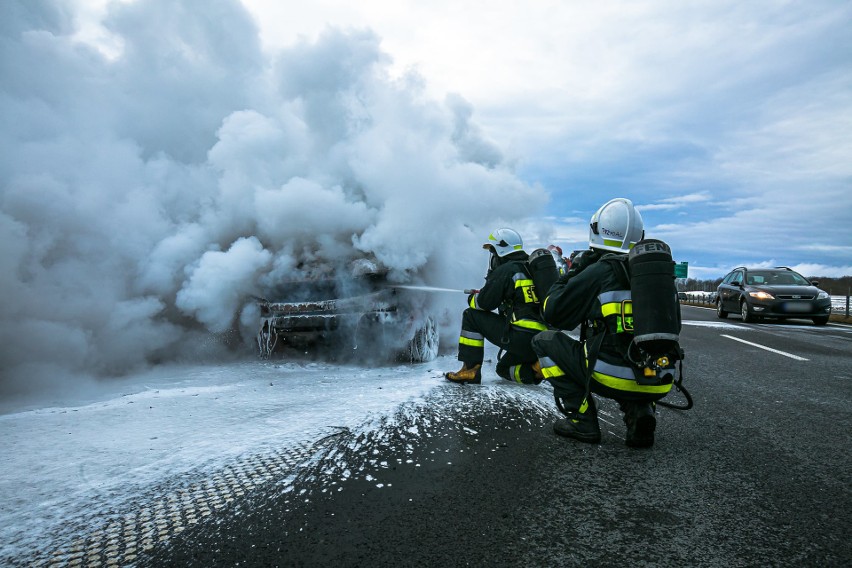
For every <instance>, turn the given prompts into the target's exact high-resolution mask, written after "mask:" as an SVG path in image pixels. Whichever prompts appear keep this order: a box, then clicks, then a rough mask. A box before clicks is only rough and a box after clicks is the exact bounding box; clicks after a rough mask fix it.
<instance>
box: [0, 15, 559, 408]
mask: <svg viewBox="0 0 852 568" xmlns="http://www.w3.org/2000/svg"><path fill="white" fill-rule="evenodd" d="M202 4H203V7H202ZM0 21H2V24H0V33H1V34H2V37H0V40H2V47H0V50H2V58H0V66H2V67H1V68H0V74H2V84H0V97H2V102H0V120H2V125H3V126H2V129H0V148H2V151H0V183H2V188H0V191H2V196H0V243H2V244H0V247H2V256H0V262H2V267H0V268H2V269H1V270H0V286H2V295H3V302H2V308H0V310H2V311H0V321H2V327H0V350H2V356H1V357H0V359H2V360H1V361H0V365H2V368H3V379H2V389H3V390H4V391H7V392H13V391H20V390H24V389H27V388H36V387H38V386H40V385H54V384H56V381H62V382H67V381H72V384H73V381H74V380H75V378H76V379H80V378H84V377H93V376H94V377H106V376H113V375H119V374H122V373H125V372H128V371H129V370H133V369H138V368H140V367H143V366H145V365H148V364H151V363H154V362H161V361H180V360H186V359H190V358H202V357H215V356H217V355H218V354H219V353H220V352H221V349H220V346H219V345H217V342H216V341H212V339H211V337H213V336H212V335H211V334H217V333H219V334H220V333H222V332H226V331H228V330H233V329H240V330H241V331H242V332H243V335H244V337H243V340H245V336H246V335H248V336H250V335H251V334H252V333H253V332H254V329H253V328H252V326H253V325H254V322H253V320H252V317H253V316H254V315H255V314H254V313H253V312H252V311H251V301H250V300H248V299H247V298H250V296H251V295H252V294H259V293H263V291H264V290H267V289H270V288H273V287H274V286H275V284H276V282H280V281H281V280H282V279H292V278H294V277H296V276H299V275H303V276H305V277H310V276H311V275H312V273H315V272H322V271H326V272H327V271H334V270H338V269H339V268H340V267H341V266H343V265H345V264H346V262H347V261H349V260H352V259H355V258H358V257H360V256H364V255H369V256H372V257H375V258H376V259H378V261H379V262H381V263H383V264H384V265H385V266H387V267H388V268H389V269H390V278H391V279H392V280H394V281H396V282H403V283H423V284H432V285H443V286H447V285H450V286H458V287H464V286H466V285H467V286H469V285H470V284H473V285H476V284H477V283H478V282H480V281H481V277H482V268H483V266H484V262H483V260H482V259H481V258H478V257H477V256H476V255H477V249H478V244H479V243H481V242H483V241H482V240H481V239H483V237H484V236H485V235H487V231H488V230H489V229H490V228H492V225H493V224H494V223H498V222H501V221H503V220H507V219H508V220H509V221H511V220H512V219H514V218H516V217H517V216H518V214H519V212H524V213H527V212H530V213H532V212H534V211H535V210H537V209H540V207H541V206H542V205H543V204H544V202H545V200H546V196H545V195H544V192H543V191H542V190H541V189H539V188H536V187H530V186H529V185H527V184H525V183H523V182H522V181H520V180H519V179H518V178H517V177H516V176H515V175H514V174H513V173H512V171H511V169H510V168H509V167H508V166H507V165H506V164H505V163H504V159H503V157H502V155H501V152H500V150H499V149H498V148H497V147H496V146H495V145H494V144H493V143H491V142H489V141H488V140H487V138H486V137H485V136H483V135H482V133H481V132H480V131H479V130H478V128H477V126H476V124H475V123H474V122H473V121H472V115H473V109H472V107H471V106H470V105H469V104H468V103H467V102H466V101H465V100H464V99H463V98H462V97H460V96H454V97H448V98H447V99H446V100H444V101H435V100H430V99H429V98H428V97H427V96H426V95H425V94H424V93H425V90H424V88H423V81H424V80H423V79H422V78H421V77H419V76H417V75H416V74H414V73H410V74H408V75H406V76H403V77H392V76H391V75H390V73H389V64H390V61H391V60H390V57H389V55H388V54H386V53H384V52H383V51H382V49H381V47H380V38H378V37H377V36H376V35H375V34H373V33H372V32H371V31H369V30H345V31H342V30H336V29H331V28H330V29H327V30H326V31H325V32H324V33H323V34H322V35H321V36H320V37H318V38H315V39H302V40H300V41H299V42H297V43H295V44H294V45H292V46H290V47H289V48H288V49H285V50H283V51H280V52H277V53H275V54H272V55H270V54H266V53H264V52H263V50H262V49H261V47H260V43H259V39H258V32H257V28H256V26H255V24H254V22H253V21H252V20H251V18H250V17H249V15H248V14H247V12H246V11H245V10H244V9H243V7H242V6H241V5H240V4H239V3H238V2H237V1H235V0H234V1H224V0H217V1H214V2H204V3H201V4H199V3H197V2H191V1H188V0H187V1H183V2H173V1H171V0H168V1H166V0H140V1H137V2H132V3H123V2H122V3H115V4H112V5H110V7H109V9H108V13H107V16H106V19H105V20H104V22H103V26H104V29H105V30H107V31H108V32H109V34H110V38H111V41H112V45H116V46H118V48H116V49H115V50H114V51H112V52H109V51H106V50H103V49H98V48H97V46H94V45H92V44H91V43H87V42H82V41H79V39H78V37H77V36H76V35H75V15H74V13H73V11H72V10H70V9H68V8H62V7H60V6H59V5H58V4H56V3H54V2H46V1H45V2H4V3H3V4H2V7H0ZM479 254H481V251H480V252H479ZM472 279H473V280H472ZM241 314H242V315H241Z"/></svg>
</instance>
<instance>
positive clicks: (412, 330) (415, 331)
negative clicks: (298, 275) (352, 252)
mask: <svg viewBox="0 0 852 568" xmlns="http://www.w3.org/2000/svg"><path fill="white" fill-rule="evenodd" d="M410 288H411V287H406V286H398V285H397V286H395V285H393V284H392V283H390V282H388V281H387V271H386V270H385V269H383V268H381V267H380V266H379V265H378V264H377V263H376V262H375V261H371V260H366V259H361V260H360V261H356V262H353V263H352V264H351V265H350V269H349V270H346V271H342V273H338V274H336V275H334V276H333V277H314V278H309V279H306V280H298V281H290V282H282V283H280V285H279V287H278V289H277V290H276V291H273V292H271V295H273V297H274V298H275V300H274V301H270V300H267V299H265V298H258V306H259V308H260V325H259V330H258V333H257V345H258V349H259V353H260V356H261V357H262V358H268V357H270V356H271V355H272V354H273V353H274V352H275V351H282V350H285V349H286V348H288V347H292V348H296V349H299V350H305V349H319V350H322V351H324V352H326V353H327V354H329V355H335V356H340V355H341V354H348V355H349V356H358V357H359V358H360V357H371V358H390V359H392V360H397V361H399V360H404V361H411V362H427V361H431V360H432V359H434V358H435V357H436V356H437V353H438V342H439V332H438V326H437V324H436V321H435V318H434V317H433V316H432V315H431V313H430V305H429V303H428V301H427V300H428V298H427V297H426V296H425V295H424V294H422V293H418V292H417V291H413V290H411V289H410Z"/></svg>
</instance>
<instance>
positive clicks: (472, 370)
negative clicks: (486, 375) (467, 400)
mask: <svg viewBox="0 0 852 568" xmlns="http://www.w3.org/2000/svg"><path fill="white" fill-rule="evenodd" d="M444 376H445V377H446V378H447V380H448V381H451V382H454V383H462V384H467V383H471V384H474V385H478V384H480V383H482V364H477V365H474V366H473V367H468V366H467V364H464V365H462V368H461V369H459V370H458V371H456V372H455V373H453V372H450V373H444Z"/></svg>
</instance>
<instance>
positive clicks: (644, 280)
mask: <svg viewBox="0 0 852 568" xmlns="http://www.w3.org/2000/svg"><path fill="white" fill-rule="evenodd" d="M627 262H628V264H629V270H630V290H631V297H632V300H633V334H634V341H635V342H636V344H637V345H638V346H640V347H642V348H643V349H645V350H647V351H650V352H658V353H659V352H664V351H667V350H669V349H670V348H671V347H672V346H673V345H676V344H677V341H678V339H679V336H680V328H681V323H680V303H679V302H678V300H677V289H676V288H675V275H674V267H675V263H674V260H672V250H671V248H669V245H667V244H666V243H664V242H663V241H659V240H656V239H645V240H641V241H639V242H638V243H636V245H635V246H634V247H633V248H632V249H631V250H630V254H629V256H628V260H627Z"/></svg>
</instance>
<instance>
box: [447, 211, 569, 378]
mask: <svg viewBox="0 0 852 568" xmlns="http://www.w3.org/2000/svg"><path fill="white" fill-rule="evenodd" d="M482 248H484V249H486V250H488V251H489V252H490V253H491V256H490V262H489V269H488V273H487V275H486V277H485V284H484V285H483V286H482V289H481V290H479V291H478V292H475V293H473V294H471V295H470V297H469V298H468V304H469V307H468V308H467V309H466V310H465V311H464V313H463V314H462V325H461V334H460V336H459V361H461V362H462V363H463V365H462V368H461V369H460V370H459V371H457V372H455V373H452V372H450V373H446V374H445V375H444V376H445V377H446V378H447V380H449V381H452V382H454V383H475V384H479V383H481V382H482V361H483V358H484V356H485V340H486V339H487V340H488V341H490V342H491V343H493V344H495V345H497V346H498V347H499V348H500V349H501V355H500V356H498V357H499V359H498V361H497V368H496V371H497V374H498V375H499V376H501V377H503V378H504V379H507V380H510V381H517V382H519V383H525V384H538V383H540V382H541V378H540V377H541V375H538V378H537V377H536V372H535V370H534V369H533V365H537V364H538V358H537V356H536V353H535V352H534V351H533V349H532V347H531V345H530V342H531V341H532V338H533V337H534V336H535V334H537V333H538V332H540V331H542V330H544V329H547V326H545V325H544V323H542V321H541V304H540V303H539V300H538V297H537V296H536V291H535V286H534V284H533V280H532V276H531V275H530V269H529V265H528V260H529V256H528V255H527V253H526V252H525V251H524V244H523V241H522V240H521V236H520V235H519V234H518V233H517V231H515V230H513V229H505V228H503V229H497V230H496V231H494V232H492V233H491V234H490V235H489V236H488V242H487V243H485V244H484V245H483V246H482ZM545 252H546V251H545ZM547 256H548V262H550V263H551V264H553V263H552V261H550V260H549V257H550V253H547ZM553 271H554V273H555V267H554V268H553ZM553 279H554V280H555V277H554V278H553ZM548 287H549V284H548ZM493 310H497V311H498V312H497V313H495V312H494V311H493Z"/></svg>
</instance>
